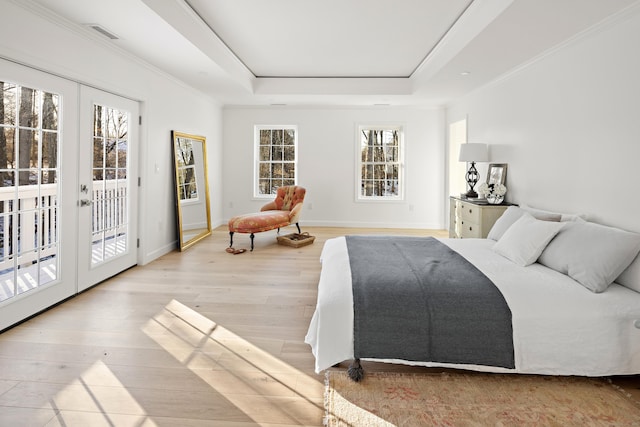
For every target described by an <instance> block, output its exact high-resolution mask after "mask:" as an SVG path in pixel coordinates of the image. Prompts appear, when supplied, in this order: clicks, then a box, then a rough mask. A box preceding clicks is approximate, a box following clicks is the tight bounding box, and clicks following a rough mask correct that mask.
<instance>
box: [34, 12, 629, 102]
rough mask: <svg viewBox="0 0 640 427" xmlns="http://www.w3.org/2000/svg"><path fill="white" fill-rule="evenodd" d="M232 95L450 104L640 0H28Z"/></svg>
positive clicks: (239, 98)
mask: <svg viewBox="0 0 640 427" xmlns="http://www.w3.org/2000/svg"><path fill="white" fill-rule="evenodd" d="M25 1H26V2H28V3H33V4H38V5H41V6H42V7H44V8H46V9H47V10H48V11H51V12H52V13H55V14H57V15H60V16H62V17H63V18H64V19H66V20H68V21H70V23H71V24H72V25H77V27H78V28H79V29H80V31H85V32H87V34H88V33H89V32H92V31H93V30H89V29H88V27H87V24H98V25H100V26H102V27H103V28H104V29H106V30H107V31H109V32H111V33H113V34H115V35H116V36H118V39H117V40H109V39H108V38H106V37H105V38H104V39H105V41H107V40H108V42H109V43H112V44H113V45H114V46H115V47H117V48H119V49H122V50H124V51H127V52H129V53H131V54H133V55H135V56H137V57H139V58H141V59H143V60H144V61H146V62H148V63H150V64H152V65H153V66H155V67H157V68H159V69H161V70H163V71H165V72H166V73H168V74H171V75H173V76H174V77H175V78H177V79H179V80H181V81H183V82H185V83H186V84H188V85H190V86H193V87H194V88H197V89H199V90H201V91H203V92H206V93H210V94H211V95H212V96H214V97H215V98H217V99H219V100H220V101H221V102H222V103H224V104H228V105H268V104H289V105H375V104H391V105H423V106H440V105H443V104H446V103H447V102H449V101H451V100H452V99H455V98H456V97H458V96H461V95H463V94H465V93H467V92H469V91H471V90H473V89H475V88H477V87H480V86H482V85H485V84H487V83H489V82H491V81H492V80H495V79H496V78H498V77H499V76H501V75H503V74H505V73H507V72H509V71H510V70H513V69H514V68H517V67H518V66H520V65H521V64H523V63H526V62H528V61H530V60H531V59H532V58H535V57H537V56H539V55H541V54H543V53H544V52H546V51H548V50H549V49H552V48H553V47H555V46H557V45H559V44H561V43H563V42H565V41H566V40H568V39H570V38H572V37H573V36H575V35H576V34H579V33H581V32H583V31H586V30H587V29H589V28H590V27H592V26H594V25H596V24H598V23H599V22H601V21H603V20H605V19H606V18H607V17H609V16H611V15H613V14H616V13H620V12H621V11H622V12H621V13H624V9H625V8H628V7H629V6H630V5H632V4H635V3H638V2H640V0H323V1H312V0H109V1H104V0H25Z"/></svg>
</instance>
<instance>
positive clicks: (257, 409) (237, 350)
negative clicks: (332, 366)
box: [143, 300, 324, 424]
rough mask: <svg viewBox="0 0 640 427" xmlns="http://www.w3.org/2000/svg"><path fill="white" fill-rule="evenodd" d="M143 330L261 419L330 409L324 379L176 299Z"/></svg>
mask: <svg viewBox="0 0 640 427" xmlns="http://www.w3.org/2000/svg"><path fill="white" fill-rule="evenodd" d="M143 331H144V332H145V333H147V335H148V336H149V337H150V338H152V339H153V340H155V341H156V342H157V343H158V344H159V345H160V346H162V348H163V349H165V351H167V352H169V353H170V354H172V355H173V356H174V357H175V358H176V359H177V360H179V361H180V362H181V363H182V364H183V365H184V366H186V367H188V368H189V369H190V370H191V371H192V372H193V373H194V374H195V375H197V376H198V377H200V378H201V379H202V380H203V381H205V382H206V383H207V384H208V385H209V386H211V387H212V388H213V389H214V390H215V391H216V392H218V393H219V394H221V395H222V396H224V398H225V399H227V400H228V401H229V402H231V403H232V404H233V405H234V406H235V407H237V408H238V409H240V410H241V411H242V412H243V413H245V414H246V415H248V416H249V417H250V418H251V419H252V420H254V421H255V422H257V423H274V422H286V423H293V422H295V423H297V424H307V423H312V421H311V420H312V419H313V418H312V417H313V416H314V414H322V412H323V411H324V409H323V405H322V402H318V397H317V396H321V395H322V393H319V392H318V390H319V388H320V389H321V388H322V387H323V385H322V384H320V383H319V382H318V380H316V379H313V378H311V377H309V376H308V375H306V374H304V373H302V372H300V371H299V370H297V369H295V368H293V367H292V366H290V365H288V364H287V363H285V362H283V361H281V360H280V359H278V358H276V357H274V356H273V355H271V354H269V353H268V352H266V351H264V350H262V349H260V348H258V347H256V346H255V345H253V344H251V343H250V342H248V341H247V340H245V339H243V338H242V337H239V336H238V335H236V334H234V333H233V332H231V331H229V330H228V329H226V328H224V327H223V326H220V325H219V324H217V323H216V322H214V321H212V320H210V319H208V318H206V317H204V316H202V315H201V314H199V313H197V312H195V311H193V310H192V309H190V308H189V307H187V306H185V305H183V304H182V303H180V302H178V301H176V300H172V301H171V302H170V303H169V304H167V305H166V306H165V308H164V310H163V311H162V312H160V313H158V314H157V315H156V316H154V318H153V319H152V320H150V321H149V322H147V324H146V325H145V326H144V328H143ZM282 399H285V400H282ZM286 399H289V400H286Z"/></svg>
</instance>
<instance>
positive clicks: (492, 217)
mask: <svg viewBox="0 0 640 427" xmlns="http://www.w3.org/2000/svg"><path fill="white" fill-rule="evenodd" d="M509 206H511V204H509V203H504V204H501V205H490V204H481V203H477V202H472V201H469V200H465V199H461V198H459V197H454V196H451V197H450V198H449V237H453V238H456V239H468V238H483V239H484V238H486V237H487V235H488V234H489V230H491V227H493V224H494V223H495V222H496V220H497V219H498V218H500V216H501V215H502V214H503V212H504V211H505V210H507V208H508V207H509Z"/></svg>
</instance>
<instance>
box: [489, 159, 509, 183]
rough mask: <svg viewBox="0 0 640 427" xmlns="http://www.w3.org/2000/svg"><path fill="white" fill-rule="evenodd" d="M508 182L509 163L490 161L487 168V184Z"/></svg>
mask: <svg viewBox="0 0 640 427" xmlns="http://www.w3.org/2000/svg"><path fill="white" fill-rule="evenodd" d="M506 182H507V163H489V169H487V184H489V185H492V184H502V185H506Z"/></svg>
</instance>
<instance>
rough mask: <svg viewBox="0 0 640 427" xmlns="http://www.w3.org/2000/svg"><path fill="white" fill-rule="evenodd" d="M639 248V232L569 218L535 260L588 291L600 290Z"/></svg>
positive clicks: (617, 274) (626, 265)
mask: <svg viewBox="0 0 640 427" xmlns="http://www.w3.org/2000/svg"><path fill="white" fill-rule="evenodd" d="M639 251H640V234H637V233H631V232H628V231H624V230H620V229H618V228H613V227H607V226H604V225H599V224H595V223H593V222H587V221H582V222H570V223H567V227H565V228H564V229H563V230H562V231H561V232H560V233H558V235H557V236H556V238H555V239H553V241H552V242H551V243H549V245H548V246H547V247H546V248H545V250H544V251H543V252H542V255H541V256H540V259H539V260H538V262H539V263H540V264H543V265H546V266H547V267H549V268H552V269H554V270H556V271H558V272H560V273H563V274H566V275H568V276H570V277H571V278H573V279H574V280H575V281H577V282H579V283H580V284H582V286H584V287H585V288H587V289H589V290H590V291H592V292H596V293H599V292H604V291H605V290H606V289H607V287H609V285H610V284H611V283H613V281H614V280H615V279H616V278H617V277H618V276H620V273H622V272H623V271H624V269H625V268H627V267H628V266H629V264H631V261H633V259H634V258H635V257H636V255H638V252H639Z"/></svg>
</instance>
